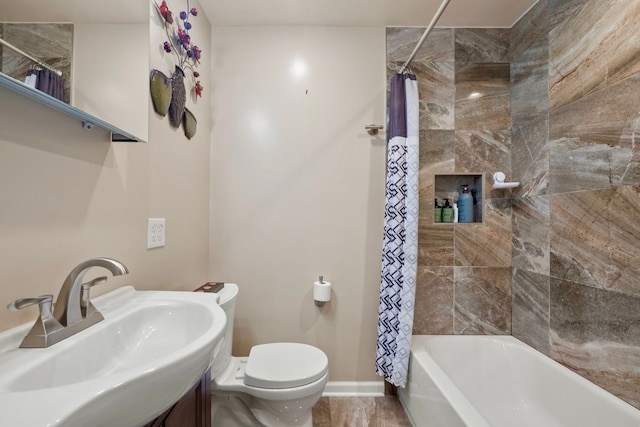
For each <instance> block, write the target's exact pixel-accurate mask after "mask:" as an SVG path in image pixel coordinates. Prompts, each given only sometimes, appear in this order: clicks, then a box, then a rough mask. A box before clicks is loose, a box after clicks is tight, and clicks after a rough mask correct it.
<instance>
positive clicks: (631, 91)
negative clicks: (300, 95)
mask: <svg viewBox="0 0 640 427" xmlns="http://www.w3.org/2000/svg"><path fill="white" fill-rule="evenodd" d="M421 33H422V29H421V28H404V27H403V28H389V29H388V30H387V61H388V64H389V67H388V75H389V76H391V75H392V73H393V69H394V67H395V66H397V65H398V64H401V63H402V62H403V61H404V59H405V58H406V57H407V55H408V53H407V51H409V52H410V51H411V49H412V48H413V46H415V42H416V41H417V39H418V38H419V37H420V35H421ZM637 34H640V2H636V1H628V2H610V1H606V2H603V1H600V0H562V1H561V0H540V1H539V2H538V3H537V4H536V5H535V6H534V7H533V8H532V9H531V10H530V11H529V12H528V13H527V14H526V15H525V16H524V17H522V18H521V19H520V20H519V21H518V22H517V23H516V24H515V25H514V26H513V28H511V29H436V30H434V32H433V33H432V34H431V35H430V36H429V39H428V40H427V42H426V43H425V45H424V47H423V48H422V49H421V52H419V53H418V55H417V57H416V62H414V64H413V65H412V70H413V72H414V73H416V74H417V76H418V82H419V89H420V119H421V123H420V129H421V134H420V137H421V140H420V144H421V146H420V150H421V151H420V155H421V156H420V168H421V169H420V198H421V205H420V209H421V210H420V215H421V217H420V224H419V227H420V241H419V255H420V257H419V262H418V263H419V265H418V281H417V290H416V308H415V323H414V333H415V334H513V335H514V336H515V337H517V338H519V339H521V340H523V341H525V342H527V343H528V344H530V345H531V346H533V347H534V348H536V349H538V350H539V351H541V352H543V353H545V354H547V355H549V356H550V357H552V358H554V359H556V360H558V361H559V362H561V363H563V364H565V365H566V366H568V367H570V368H571V369H573V370H574V371H576V372H578V373H579V374H580V375H583V376H584V377H586V378H588V379H589V380H591V381H593V382H595V383H596V384H598V385H600V386H601V387H603V388H605V389H607V390H609V391H610V392H612V393H614V394H616V395H617V396H619V397H621V398H622V399H624V400H626V401H627V402H629V403H631V404H632V405H634V406H636V407H638V408H640V152H639V151H638V148H636V144H635V138H636V132H638V130H640V42H638V39H637ZM473 92H479V93H483V94H484V96H481V97H479V98H475V97H471V99H470V98H469V95H470V94H471V93H473ZM497 170H501V171H503V172H505V173H506V174H507V178H508V179H510V180H511V179H512V180H514V181H520V182H521V186H520V187H519V188H517V189H515V190H511V191H510V190H490V188H491V187H490V184H491V183H490V182H489V179H490V178H491V173H492V172H494V171H497ZM467 172H469V173H473V172H484V173H485V177H486V178H485V179H486V181H487V182H485V187H486V190H485V212H486V213H485V221H484V223H483V224H473V225H466V224H465V225H450V224H447V225H443V224H433V221H432V218H433V194H434V190H433V179H434V178H433V176H434V175H435V174H446V173H467Z"/></svg>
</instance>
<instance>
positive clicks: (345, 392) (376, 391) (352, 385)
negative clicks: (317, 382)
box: [322, 381, 384, 397]
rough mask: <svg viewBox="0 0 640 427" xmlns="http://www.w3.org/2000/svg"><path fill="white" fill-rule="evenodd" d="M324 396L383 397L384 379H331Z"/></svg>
mask: <svg viewBox="0 0 640 427" xmlns="http://www.w3.org/2000/svg"><path fill="white" fill-rule="evenodd" d="M322 396H324V397H383V396H384V381H329V382H328V383H327V386H326V387H325V388H324V393H322Z"/></svg>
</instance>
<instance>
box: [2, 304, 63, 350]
mask: <svg viewBox="0 0 640 427" xmlns="http://www.w3.org/2000/svg"><path fill="white" fill-rule="evenodd" d="M35 304H39V305H40V307H39V308H40V317H38V319H36V322H35V324H34V325H33V327H32V328H31V330H30V331H29V333H28V334H27V336H25V337H24V339H23V340H22V344H20V347H22V348H29V347H48V346H49V343H50V336H52V335H53V334H54V333H55V332H57V331H59V330H60V329H62V325H60V322H58V321H57V320H56V319H54V318H53V315H52V314H51V306H52V305H53V295H40V296H39V297H35V298H21V299H17V300H15V301H13V302H12V303H11V304H9V305H7V308H8V309H9V310H11V311H18V310H22V309H23V308H25V307H29V306H31V305H35Z"/></svg>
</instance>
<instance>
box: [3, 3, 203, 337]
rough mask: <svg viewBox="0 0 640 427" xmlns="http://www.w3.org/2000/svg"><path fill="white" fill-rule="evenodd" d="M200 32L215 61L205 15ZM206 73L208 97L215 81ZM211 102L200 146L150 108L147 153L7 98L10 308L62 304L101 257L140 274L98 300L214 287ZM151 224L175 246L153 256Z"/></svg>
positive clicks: (154, 60) (15, 316)
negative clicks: (54, 300) (160, 220)
mask: <svg viewBox="0 0 640 427" xmlns="http://www.w3.org/2000/svg"><path fill="white" fill-rule="evenodd" d="M192 6H196V7H198V6H199V5H197V4H193V2H192ZM196 22H197V25H194V26H195V28H196V34H197V36H195V37H197V41H198V43H199V45H200V47H201V48H202V50H203V51H204V52H205V54H206V55H209V54H210V52H211V49H210V35H209V33H210V26H209V24H208V22H207V21H206V17H205V16H204V15H199V16H198V18H197V20H196V21H194V24H195V23H196ZM152 32H153V28H152ZM195 37H194V38H195ZM151 46H152V48H151V67H153V68H159V69H160V67H165V68H164V69H162V71H164V72H165V73H169V72H170V71H172V69H169V68H167V67H166V66H165V65H164V64H163V61H164V60H163V59H162V57H161V56H160V52H161V48H160V47H159V46H154V44H153V43H152V44H151ZM99 54H100V52H96V55H99ZM142 54H143V55H146V53H144V52H143V53H142ZM203 68H205V67H203ZM202 74H203V77H204V79H205V83H204V86H205V87H209V86H210V85H209V84H208V78H209V76H210V73H209V72H206V73H205V72H203V73H202ZM96 84H99V83H96ZM146 96H148V95H146ZM210 96H211V92H208V93H205V97H204V98H202V99H199V100H198V103H197V105H193V104H192V107H193V108H192V107H190V108H192V109H193V111H194V113H195V115H196V117H197V118H198V133H197V135H196V136H195V137H194V138H193V139H192V140H191V141H188V140H187V139H186V137H185V136H184V134H183V131H182V129H179V130H173V129H172V128H171V127H170V125H169V122H168V119H167V118H160V117H159V116H157V115H156V114H155V113H153V111H152V110H150V113H149V114H150V124H149V143H148V144H127V143H110V142H108V140H109V136H108V134H106V133H104V132H102V131H100V130H99V129H94V130H93V131H92V132H90V133H88V132H85V131H84V130H82V128H81V125H80V123H79V122H78V121H76V120H71V119H68V118H66V117H64V116H62V115H60V114H58V113H55V112H52V111H48V110H47V109H44V108H43V107H41V106H39V105H35V104H33V103H32V102H30V101H28V100H25V99H22V98H20V97H19V96H17V95H14V94H13V93H11V92H9V91H7V90H5V89H2V90H1V91H0V183H1V184H0V195H1V197H0V200H2V202H1V204H0V302H1V304H2V306H6V304H8V303H9V302H11V301H12V300H14V299H16V298H22V297H29V296H37V295H41V294H47V293H52V294H54V295H57V293H58V290H59V288H60V286H61V285H62V282H63V281H64V279H65V277H66V275H67V274H68V273H69V271H70V270H71V269H72V268H73V267H74V266H75V265H76V264H78V263H79V262H80V261H83V260H85V259H88V258H91V257H95V256H110V257H114V258H116V259H119V260H121V261H122V262H124V263H125V264H126V265H127V266H128V267H129V269H130V271H131V274H129V275H127V276H122V277H118V278H110V279H109V282H108V283H107V284H106V285H102V286H100V287H98V288H96V289H95V292H94V294H95V295H98V294H100V293H104V292H105V291H108V290H112V289H114V288H117V287H120V286H123V285H125V284H133V285H135V286H136V287H137V288H138V289H181V290H191V289H193V288H195V287H196V286H198V285H200V284H201V283H202V282H204V281H206V280H207V277H208V276H207V273H208V271H207V267H208V229H209V225H208V223H209V205H208V197H209V181H208V179H209V134H210V132H209V129H210V120H209V117H210V107H209V99H210V98H209V97H210ZM123 102H126V100H123ZM189 102H191V101H189ZM148 217H164V218H166V221H167V235H166V240H167V245H166V247H165V248H161V249H154V250H147V249H146V220H147V218H148ZM100 273H104V271H101V270H96V272H95V273H94V275H97V274H100ZM90 274H91V273H90ZM36 313H37V309H36V308H35V307H32V308H29V309H25V310H23V311H21V312H18V313H12V312H9V311H7V310H6V309H4V308H0V328H1V329H2V330H4V329H7V328H9V327H12V326H15V325H18V324H20V323H24V322H31V321H32V320H33V319H34V318H35V316H36Z"/></svg>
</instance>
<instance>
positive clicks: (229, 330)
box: [211, 283, 238, 378]
mask: <svg viewBox="0 0 640 427" xmlns="http://www.w3.org/2000/svg"><path fill="white" fill-rule="evenodd" d="M218 295H219V296H220V302H219V304H220V307H221V308H222V309H223V310H224V313H225V314H226V315H227V327H226V329H225V332H224V338H223V339H222V342H221V344H219V345H218V346H217V347H216V350H215V351H214V358H213V364H212V365H211V378H215V377H217V376H218V375H219V374H220V373H222V371H224V369H225V368H226V367H227V365H228V364H229V361H230V360H231V348H232V347H233V319H234V317H235V313H236V298H237V297H238V285H236V284H235V283H225V284H224V287H223V288H222V289H221V290H220V291H218Z"/></svg>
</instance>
